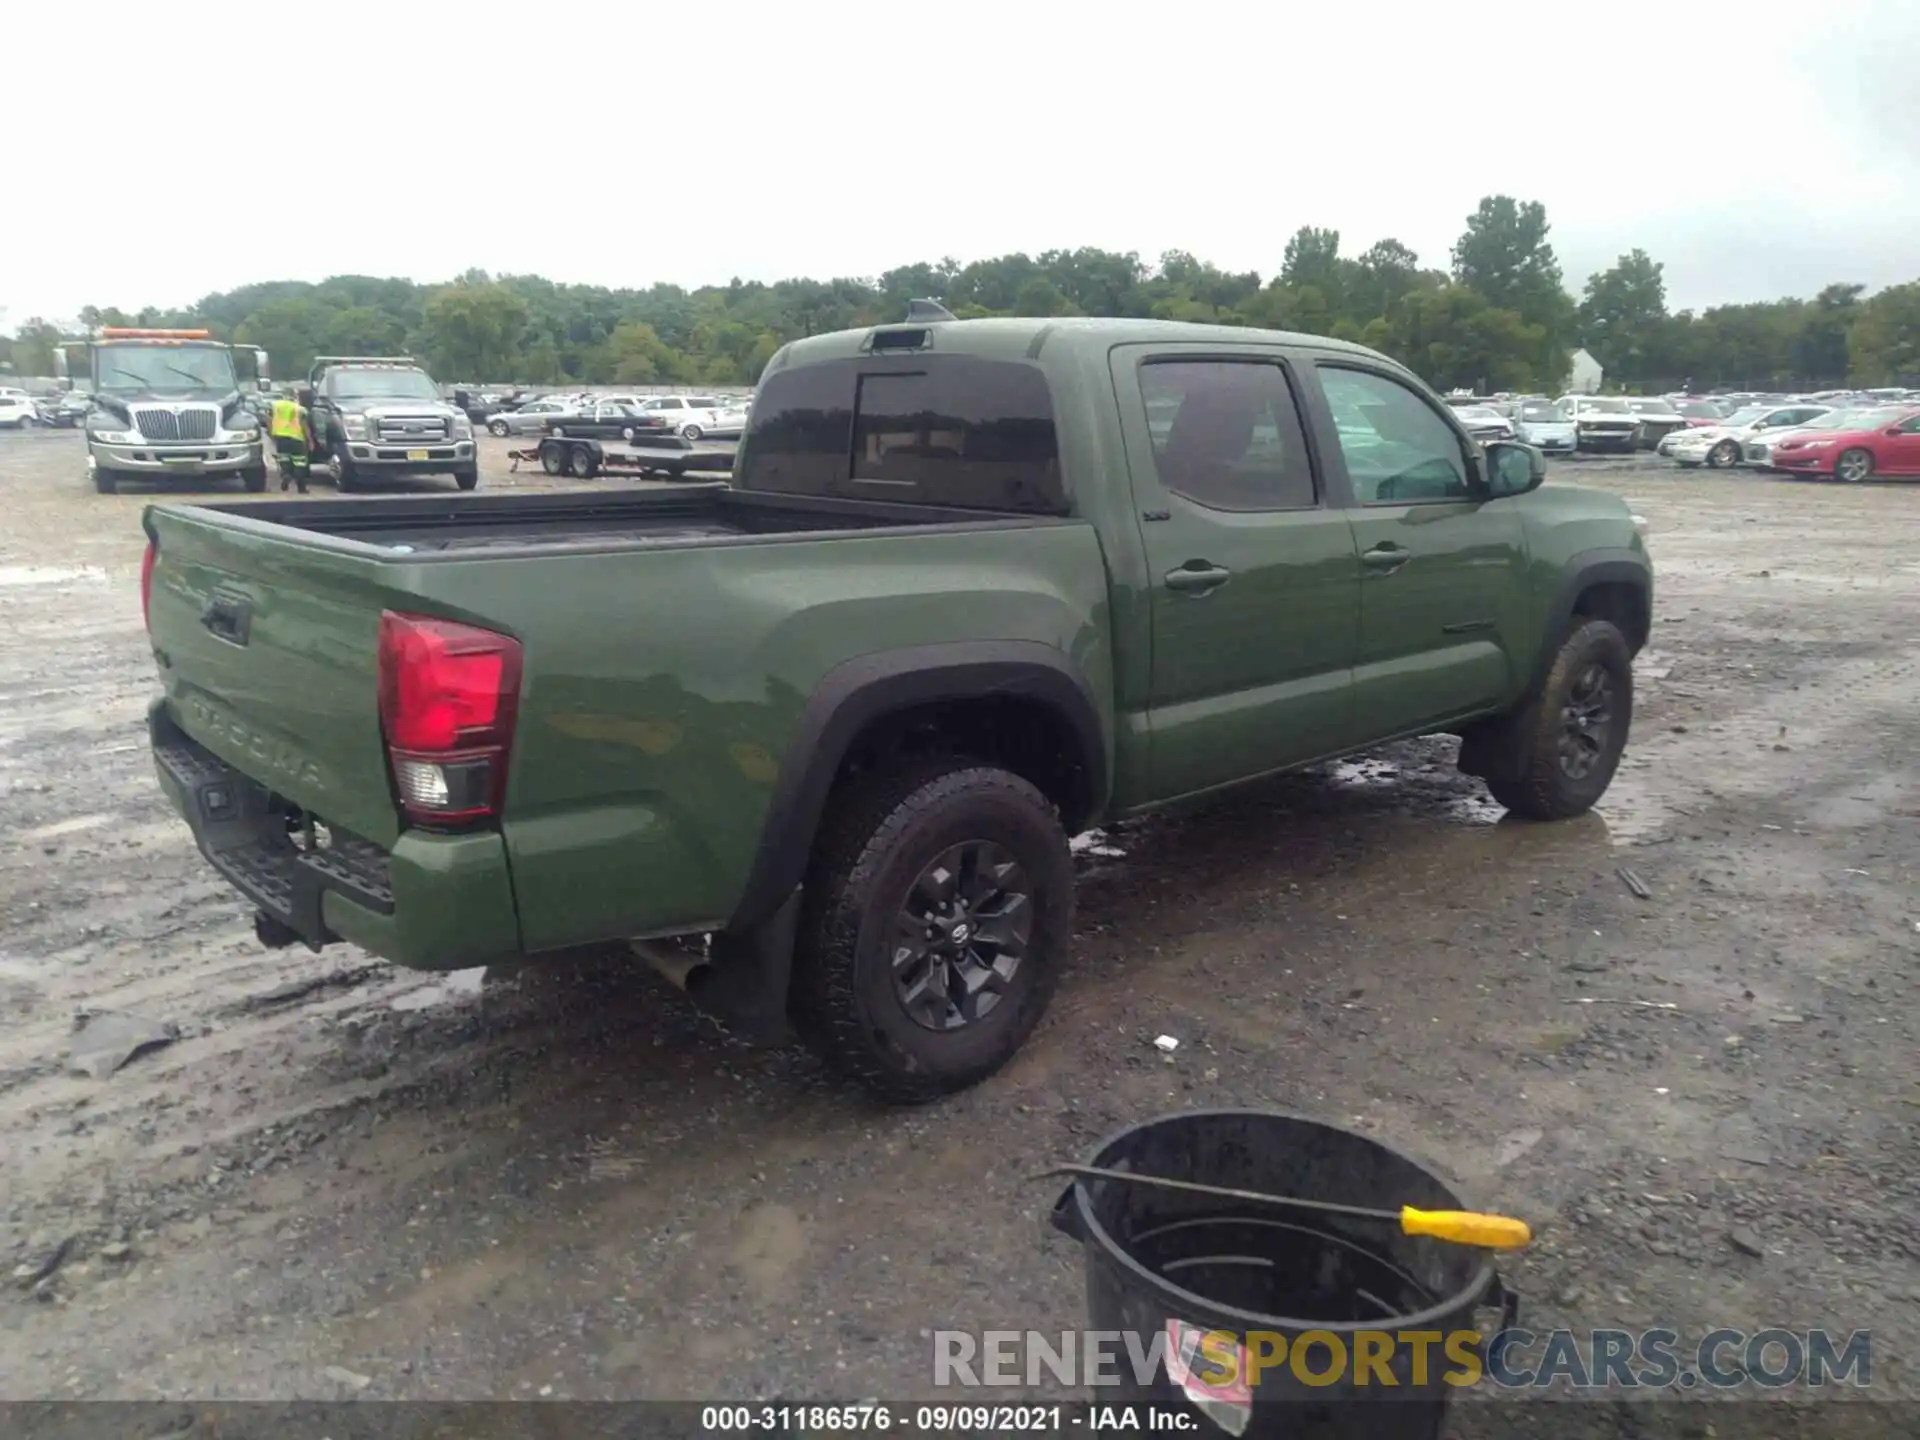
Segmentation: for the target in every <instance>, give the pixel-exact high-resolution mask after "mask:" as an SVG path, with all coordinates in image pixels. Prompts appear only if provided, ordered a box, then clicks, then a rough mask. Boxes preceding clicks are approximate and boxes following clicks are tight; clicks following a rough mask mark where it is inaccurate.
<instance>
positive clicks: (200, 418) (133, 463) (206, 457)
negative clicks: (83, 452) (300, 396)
mask: <svg viewBox="0 0 1920 1440" xmlns="http://www.w3.org/2000/svg"><path fill="white" fill-rule="evenodd" d="M70 345H71V346H75V347H77V346H80V345H84V346H85V347H86V351H87V370H86V373H87V376H88V384H89V389H88V390H87V392H86V398H87V402H88V406H87V412H86V418H85V421H84V423H85V426H86V432H87V473H88V474H89V475H91V476H92V477H93V488H94V489H96V490H98V491H99V492H100V493H101V494H102V495H111V494H113V493H114V491H115V490H117V489H118V488H119V486H120V484H121V482H122V481H125V480H137V479H149V478H152V477H155V476H160V475H166V476H181V475H190V476H210V477H217V476H225V475H238V476H239V477H240V479H241V481H242V482H243V483H244V484H245V485H246V487H247V489H249V490H252V491H255V492H256V493H257V492H259V491H261V490H264V489H266V488H267V465H266V459H265V452H264V449H263V445H262V441H261V437H260V419H259V417H258V416H257V415H256V414H254V412H253V410H252V409H251V408H250V407H249V406H248V404H247V400H246V397H245V396H244V395H243V394H242V392H241V384H240V380H239V372H238V370H237V368H236V367H235V365H234V355H235V352H236V351H240V350H246V351H250V352H251V353H252V355H253V370H254V376H255V380H254V385H255V387H256V388H257V389H258V390H260V391H265V390H266V389H267V388H268V387H269V385H270V384H271V383H272V382H271V381H270V379H269V378H268V374H267V352H266V351H264V350H262V349H260V348H259V347H258V346H253V345H228V344H226V343H224V342H222V341H219V340H215V339H214V338H213V335H212V332H211V331H207V330H149V329H133V328H129V327H126V326H104V327H102V328H101V329H99V330H97V331H95V332H94V333H93V335H91V336H90V337H89V338H87V339H86V340H84V341H69V342H67V343H65V344H61V345H56V346H55V347H54V352H53V363H54V371H55V373H56V374H57V375H58V377H59V380H60V388H61V389H62V390H68V391H70V390H72V389H73V379H72V376H71V374H70V372H69V357H68V354H67V350H68V347H69V346H70Z"/></svg>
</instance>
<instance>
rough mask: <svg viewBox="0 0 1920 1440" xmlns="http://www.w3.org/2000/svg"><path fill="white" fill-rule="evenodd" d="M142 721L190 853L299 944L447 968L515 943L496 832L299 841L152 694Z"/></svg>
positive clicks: (276, 810) (252, 787) (272, 803)
mask: <svg viewBox="0 0 1920 1440" xmlns="http://www.w3.org/2000/svg"><path fill="white" fill-rule="evenodd" d="M147 723H148V730H149V734H150V736H151V741H152V745H153V759H154V770H155V773H156V774H157V775H158V777H159V780H160V788H161V790H162V791H164V792H165V794H166V796H167V799H168V801H169V802H170V803H171V804H172V805H173V808H174V809H175V810H177V811H179V812H180V816H181V818H182V819H184V820H185V821H186V822H187V826H188V828H189V829H190V830H192V832H193V838H194V843H195V844H197V845H198V846H199V847H200V853H201V854H202V855H204V856H205V857H206V858H207V862H208V863H209V864H210V865H212V866H213V868H214V869H215V870H217V871H219V872H220V874H221V876H223V877H224V878H225V879H226V881H227V883H228V884H230V885H232V886H233V888H234V889H236V890H238V891H239V892H240V893H241V894H242V895H244V896H245V897H246V898H247V899H248V900H249V901H250V902H252V903H253V904H254V905H255V906H257V907H258V908H259V909H260V910H261V911H263V912H264V913H265V914H267V915H269V916H271V917H272V918H273V919H275V920H277V921H279V922H280V923H281V924H283V925H285V926H287V927H288V928H289V929H290V930H292V931H293V932H294V933H295V934H296V935H298V936H299V937H300V939H301V940H302V941H304V942H305V943H306V944H307V946H308V947H309V948H310V949H314V950H318V949H319V948H321V947H322V946H323V945H330V944H333V943H336V942H338V941H341V940H350V941H352V942H353V943H354V944H356V945H359V946H360V947H361V948H362V949H365V950H367V951H369V952H371V953H372V954H375V955H378V956H381V957H382V958H384V959H387V960H391V961H393V962H394V963H395V964H396V965H405V966H408V967H410V968H412V969H416V970H458V969H462V968H464V967H466V966H470V965H481V964H486V963H488V962H489V961H495V960H501V959H506V958H510V957H512V956H515V955H517V954H518V953H519V951H520V925H519V918H518V916H517V915H516V914H515V911H514V902H513V886H512V877H511V876H510V875H509V873H508V869H507V852H506V845H505V843H504V841H503V840H502V839H501V837H500V835H499V833H498V832H495V831H488V832H483V833H477V834H472V835H434V834H430V833H427V832H424V831H408V832H406V833H404V834H402V835H401V837H400V839H399V840H398V841H397V842H395V844H394V847H393V849H392V850H391V851H383V850H381V849H380V848H379V847H378V846H376V845H374V844H372V843H371V842H369V841H366V840H361V839H358V838H357V837H353V836H347V835H344V834H343V833H339V832H334V833H332V834H331V835H330V843H328V844H326V845H323V846H318V847H316V848H314V849H311V850H309V849H306V848H303V846H302V845H300V844H297V843H296V842H295V839H294V837H293V836H292V835H290V834H289V833H288V830H287V823H286V820H285V807H283V806H279V805H278V804H277V803H276V797H274V796H273V795H272V794H271V793H270V792H269V791H268V790H267V789H266V788H265V787H264V786H262V785H260V784H259V783H258V782H257V781H254V780H251V779H249V778H248V777H247V776H245V775H244V774H242V773H241V772H240V771H238V770H235V769H234V768H233V767H232V766H230V765H228V764H227V763H226V762H225V761H223V760H221V759H220V758H219V757H218V756H216V755H215V754H213V753H212V752H211V751H210V750H207V749H206V748H205V747H204V746H202V745H200V744H198V743H197V742H196V741H194V740H193V739H191V738H190V737H189V736H188V735H187V734H186V733H185V732H184V731H182V730H181V729H180V728H179V727H178V726H177V725H175V724H174V723H173V719H172V717H171V716H170V715H168V713H167V709H166V702H165V701H164V700H156V701H155V702H154V703H153V706H152V707H151V709H150V710H149V711H148V715H147ZM315 818H316V819H319V820H320V822H321V823H322V824H324V823H325V821H324V818H322V817H315Z"/></svg>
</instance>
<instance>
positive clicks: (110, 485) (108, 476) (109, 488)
mask: <svg viewBox="0 0 1920 1440" xmlns="http://www.w3.org/2000/svg"><path fill="white" fill-rule="evenodd" d="M93 488H94V489H96V490H98V491H99V492H100V493H101V494H102V495H111V494H113V492H114V491H115V490H116V489H118V488H119V486H118V483H117V481H116V478H115V476H114V473H113V471H111V470H109V469H107V467H106V466H104V465H96V466H94V467H93Z"/></svg>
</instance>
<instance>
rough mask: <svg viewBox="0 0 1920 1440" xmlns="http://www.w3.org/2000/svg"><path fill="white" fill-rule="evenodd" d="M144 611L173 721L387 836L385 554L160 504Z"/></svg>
mask: <svg viewBox="0 0 1920 1440" xmlns="http://www.w3.org/2000/svg"><path fill="white" fill-rule="evenodd" d="M149 523H150V525H151V526H152V530H151V532H150V533H152V534H154V535H155V536H156V537H157V539H158V554H157V556H156V558H155V562H154V567H153V582H152V590H151V599H150V604H149V610H148V619H149V626H150V628H151V631H152V638H153V648H154V652H155V656H156V659H157V660H158V663H159V670H160V679H161V683H162V685H163V687H164V689H165V693H166V701H167V710H168V713H169V714H170V715H171V717H172V719H173V721H174V723H175V724H176V725H178V726H179V727H180V728H181V729H182V730H184V731H185V732H186V733H187V734H188V735H189V736H191V737H192V738H193V739H194V740H196V741H198V742H199V743H200V744H201V745H203V746H204V747H206V748H207V749H208V750H211V751H212V752H213V753H214V754H215V755H218V756H219V757H220V758H221V759H223V760H225V761H226V762H227V763H228V764H230V765H232V766H233V767H234V768H235V769H237V770H239V771H240V772H241V773H242V774H245V775H248V776H250V777H252V778H253V779H255V780H257V781H259V782H260V783H261V784H263V785H265V786H267V787H268V788H269V789H271V790H274V791H276V792H277V793H279V794H281V795H284V796H285V797H286V798H288V799H289V800H293V801H295V802H297V803H298V804H299V805H300V806H302V807H303V808H305V809H308V810H311V811H312V812H313V813H314V814H315V815H317V816H319V817H320V818H321V819H322V820H324V821H326V822H328V823H329V824H335V825H340V826H344V827H345V828H346V829H348V830H351V831H353V832H354V833H355V834H357V835H360V836H363V837H364V838H366V839H368V840H372V841H375V842H376V843H378V844H381V845H383V846H391V845H392V843H393V841H394V839H395V838H396V837H397V835H398V834H399V817H398V814H397V812H396V810H395V808H394V802H393V797H392V793H391V791H390V790H389V788H388V781H387V760H386V748H385V745H384V743H383V741H382V739H381V735H380V716H379V704H378V683H379V682H378V676H377V670H378V645H379V625H380V612H381V610H382V609H383V608H385V606H386V604H387V603H388V602H389V601H391V602H392V603H393V604H394V605H395V607H396V608H401V609H405V608H409V607H408V606H406V605H405V603H404V597H402V596H399V595H388V594H385V593H383V592H384V587H382V586H381V584H380V583H379V582H380V578H381V577H379V575H378V574H377V573H376V572H378V571H379V570H380V569H381V566H380V565H379V562H378V561H376V560H374V559H372V558H371V557H369V558H366V559H361V558H359V557H355V556H351V555H347V554H342V553H340V552H338V551H329V550H324V549H319V548H308V547H305V546H302V545H300V544H299V543H298V542H296V541H293V540H290V539H283V538H279V537H276V536H274V535H272V534H271V533H268V532H267V531H266V529H265V527H261V526H256V525H254V524H253V523H252V522H249V521H243V520H238V519H227V518H225V517H221V516H218V515H214V514H210V513H209V514H199V515H189V514H182V513H180V512H169V511H167V510H165V509H157V510H155V511H153V512H151V516H150V521H149Z"/></svg>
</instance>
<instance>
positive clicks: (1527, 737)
mask: <svg viewBox="0 0 1920 1440" xmlns="http://www.w3.org/2000/svg"><path fill="white" fill-rule="evenodd" d="M1595 664H1597V665H1599V666H1600V667H1601V668H1602V669H1604V670H1605V671H1606V673H1607V676H1608V678H1609V679H1610V680H1611V682H1612V685H1613V709H1614V713H1613V716H1612V719H1611V722H1610V724H1609V725H1608V728H1607V736H1606V743H1605V746H1604V748H1603V750H1602V752H1601V754H1600V756H1599V759H1598V761H1597V762H1596V763H1595V765H1594V766H1593V768H1592V769H1591V770H1589V771H1588V772H1587V773H1586V774H1585V775H1584V776H1581V777H1579V778H1575V777H1573V776H1571V775H1569V774H1567V773H1566V771H1565V770H1564V769H1562V767H1561V764H1560V753H1559V741H1560V734H1561V726H1562V724H1563V715H1562V712H1563V710H1564V708H1565V707H1566V705H1567V702H1568V699H1569V696H1570V691H1571V689H1572V687H1573V685H1574V683H1575V681H1576V679H1577V678H1578V677H1579V676H1580V675H1581V674H1582V672H1584V671H1585V670H1586V668H1587V667H1588V666H1590V665H1595ZM1632 720H1633V655H1632V651H1631V650H1630V649H1629V647H1628V645H1627V637H1626V636H1624V635H1622V634H1621V633H1620V631H1619V629H1618V628H1617V627H1615V626H1614V625H1613V623H1612V622H1611V621H1607V620H1590V619H1587V618H1585V617H1584V616H1575V617H1574V625H1573V628H1572V629H1571V630H1570V631H1569V632H1568V634H1567V637H1566V639H1565V640H1563V641H1562V642H1561V643H1560V649H1559V651H1558V653H1556V654H1555V655H1554V657H1553V664H1552V665H1550V666H1549V667H1548V669H1547V678H1546V681H1545V683H1544V684H1542V685H1541V687H1540V693H1539V694H1538V695H1536V696H1535V697H1534V698H1533V700H1531V701H1530V702H1529V703H1528V704H1527V705H1526V706H1524V707H1523V708H1522V709H1521V710H1520V711H1519V712H1518V713H1516V714H1515V715H1513V716H1512V717H1510V719H1509V720H1508V721H1507V724H1506V732H1505V735H1504V736H1503V740H1504V741H1505V743H1506V744H1508V745H1511V746H1512V747H1514V749H1515V751H1516V752H1517V753H1516V754H1515V755H1514V756H1513V759H1514V761H1515V762H1517V763H1515V764H1513V766H1512V767H1511V777H1510V778H1508V777H1500V778H1489V779H1488V780H1487V789H1488V790H1490V791H1491V792H1492V793H1493V798H1494V799H1495V800H1497V801H1499V802H1500V803H1501V804H1502V805H1504V806H1505V807H1506V808H1507V809H1508V810H1510V811H1512V812H1513V813H1514V814H1515V815H1518V816H1520V817H1521V818H1523V819H1526V820H1567V819H1571V818H1572V817H1573V816H1575V815H1583V814H1585V813H1586V812H1587V811H1588V810H1591V809H1592V808H1593V806H1594V805H1595V803H1597V802H1598V801H1599V799H1600V797H1601V796H1602V795H1604V794H1606V793H1607V786H1608V785H1610V784H1612V783H1613V775H1614V771H1615V770H1617V769H1618V768H1619V766H1620V756H1621V754H1622V752H1624V751H1625V749H1626V746H1627V731H1628V728H1629V726H1630V725H1631V723H1632Z"/></svg>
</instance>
